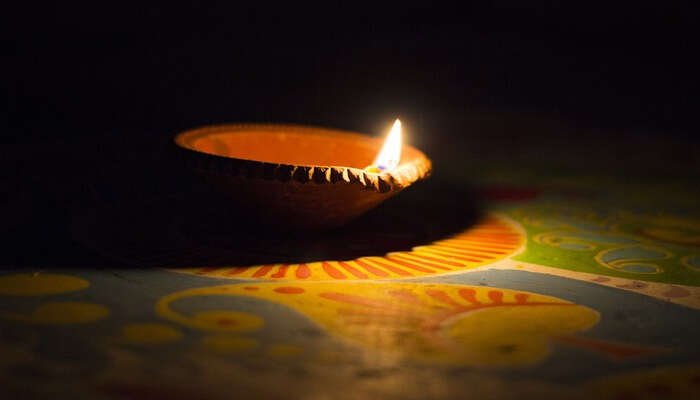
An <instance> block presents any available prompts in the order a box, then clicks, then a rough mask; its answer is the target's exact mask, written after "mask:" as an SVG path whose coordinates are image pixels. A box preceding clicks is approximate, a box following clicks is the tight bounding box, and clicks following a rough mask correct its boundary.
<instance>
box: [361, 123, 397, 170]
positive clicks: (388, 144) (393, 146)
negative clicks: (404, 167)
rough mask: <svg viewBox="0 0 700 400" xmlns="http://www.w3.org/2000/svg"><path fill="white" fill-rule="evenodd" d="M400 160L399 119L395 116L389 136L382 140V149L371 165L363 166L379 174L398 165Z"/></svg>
mask: <svg viewBox="0 0 700 400" xmlns="http://www.w3.org/2000/svg"><path fill="white" fill-rule="evenodd" d="M400 160H401V121H399V119H398V118H397V119H396V121H394V126H392V127H391V131H390V132H389V136H388V137H387V138H386V140H385V141H384V145H383V146H382V149H381V150H380V151H379V154H378V155H377V158H375V159H374V162H373V163H372V165H369V166H367V167H365V171H366V172H370V173H374V174H379V173H382V172H386V171H390V170H392V169H394V167H396V166H397V165H399V161H400Z"/></svg>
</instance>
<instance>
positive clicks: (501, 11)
mask: <svg viewBox="0 0 700 400" xmlns="http://www.w3.org/2000/svg"><path fill="white" fill-rule="evenodd" d="M234 3H235V2H224V3H219V4H216V3H207V4H197V5H194V6H192V5H191V6H181V5H178V4H175V2H173V3H170V4H167V5H159V6H156V5H140V6H131V7H126V6H123V5H105V4H102V3H101V2H94V3H92V4H80V5H75V4H73V5H68V4H64V3H55V4H52V5H46V4H38V5H26V6H17V5H15V6H14V7H13V9H12V10H10V12H8V13H5V18H7V21H6V23H5V24H4V26H5V28H4V29H7V32H6V34H5V37H6V38H8V39H9V44H10V46H9V53H8V55H9V57H6V61H5V62H3V64H4V66H5V67H6V68H5V72H4V74H3V77H4V80H5V84H6V87H7V89H6V91H7V93H8V95H9V96H8V99H9V103H8V107H7V109H8V113H7V118H5V119H4V120H5V121H4V122H5V124H6V126H5V128H4V129H3V135H2V139H1V142H0V144H2V149H3V150H2V153H0V154H2V158H3V164H4V166H3V168H2V172H1V173H0V178H2V179H3V181H4V182H5V184H4V186H5V189H6V191H7V192H8V195H7V196H3V197H5V200H2V201H4V202H5V205H4V207H3V218H4V221H5V226H6V228H7V229H8V232H9V233H10V234H9V236H8V237H9V238H10V239H9V242H6V243H7V244H8V246H7V248H8V251H7V254H6V259H7V260H9V263H10V264H13V265H25V264H26V265H32V263H37V262H38V263H40V264H42V265H48V264H51V263H57V264H70V263H78V262H79V259H80V257H84V255H81V256H78V255H77V253H80V254H83V252H82V251H76V248H77V247H76V246H77V245H75V244H74V243H73V242H72V241H71V239H70V233H69V228H68V227H69V225H70V222H71V220H72V217H73V216H74V215H75V214H76V213H79V212H80V211H81V210H82V209H85V208H88V207H92V206H94V205H95V204H103V203H117V204H118V203H119V202H122V201H126V200H132V199H134V198H137V197H141V196H145V197H148V196H153V195H159V194H161V193H163V192H172V191H173V190H175V191H177V190H182V187H178V181H179V179H180V177H179V175H178V174H177V173H173V171H174V170H173V169H172V168H173V167H172V159H171V158H170V150H171V147H170V146H171V138H172V136H173V135H174V134H175V133H177V132H179V131H182V130H185V129H188V128H192V127H195V126H199V125H204V124H212V123H224V122H292V123H302V124H312V125H324V126H331V127H335V128H340V129H347V130H357V131H363V132H369V133H373V134H380V133H384V132H385V131H386V129H387V128H388V127H389V126H390V124H391V122H392V121H393V119H394V118H396V117H397V116H398V117H401V118H402V119H403V121H404V123H405V125H406V126H407V127H408V131H409V139H410V140H411V142H413V143H414V144H416V145H418V146H420V147H421V148H422V149H424V150H425V151H426V152H427V153H428V154H429V155H431V156H432V157H433V159H434V161H435V164H436V176H440V173H439V171H441V170H442V171H443V176H446V175H449V173H450V172H451V171H452V172H454V170H456V169H459V168H463V167H464V166H463V165H462V164H460V160H461V159H469V160H471V161H472V163H471V164H470V165H473V164H474V162H473V160H479V159H480V157H482V158H485V159H486V158H489V157H490V156H491V155H501V156H502V155H505V156H507V157H502V159H503V160H507V159H510V160H512V161H511V163H512V167H513V168H516V169H517V168H519V167H520V165H519V164H518V163H528V162H529V160H530V161H532V162H541V161H542V159H543V158H544V159H547V158H549V157H550V156H551V157H552V158H558V160H559V161H558V162H559V163H560V165H563V166H564V167H572V166H586V165H595V164H597V163H598V161H599V160H602V159H603V158H610V157H611V156H612V158H615V159H617V160H620V159H622V160H623V162H622V163H627V164H632V163H635V165H636V167H638V168H641V169H642V170H644V171H646V169H649V168H651V169H652V170H654V171H657V173H662V174H663V173H671V174H678V173H680V172H679V171H682V172H683V173H687V172H688V171H690V173H691V174H694V173H696V169H693V168H697V166H698V161H697V159H698V145H697V143H698V140H697V138H696V137H695V136H694V134H695V133H696V132H697V127H698V124H697V119H696V116H695V114H696V109H697V99H698V95H697V93H698V85H697V81H698V79H697V74H698V72H697V71H698V63H697V62H696V61H695V53H696V52H697V49H698V43H697V39H696V35H695V33H696V32H694V25H695V24H696V14H695V13H694V12H693V10H692V9H690V8H689V7H684V6H680V5H677V4H675V3H674V4H667V3H665V2H664V3H662V2H656V3H657V4H656V5H654V6H646V5H642V4H639V3H632V2H630V3H629V4H627V5H615V6H611V5H609V4H605V5H601V6H592V5H590V3H589V2H585V3H584V2H575V3H576V4H573V2H534V3H533V2H521V1H494V2H475V3H466V4H465V5H464V6H463V7H462V8H460V9H457V8H451V7H446V6H445V7H435V8H432V7H427V6H423V5H420V6H416V5H411V4H409V3H400V4H398V5H395V6H391V7H389V6H383V5H382V6H378V5H371V6H364V7H360V6H354V5H353V6H351V5H347V4H325V5H308V6H302V5H299V4H293V5H290V4H287V5H284V6H280V5H278V4H273V3H269V4H266V3H256V4H255V5H256V7H255V8H250V7H239V6H238V5H235V4H234ZM584 4H585V5H584ZM640 141H641V142H644V143H653V144H651V145H644V146H642V148H641V150H639V149H637V148H636V147H635V145H634V143H638V142H640ZM555 142H557V143H559V144H561V143H564V144H565V145H566V144H568V145H569V146H570V147H569V148H566V150H565V151H564V152H562V151H561V148H560V147H558V146H557V145H556V144H552V143H555ZM580 143H585V144H586V145H585V146H581V145H579V144H580ZM591 144H592V145H591ZM611 144H612V145H611ZM630 149H631V150H630ZM562 153H563V154H564V156H562ZM516 155H517V156H518V157H514V156H516ZM508 157H510V158H508ZM489 159H493V157H491V158H489ZM627 161H629V162H627ZM504 162H506V163H507V161H504ZM601 162H602V161H601ZM602 164H603V165H605V163H604V162H603V163H602ZM669 165H670V166H671V167H670V168H671V169H670V170H667V169H666V168H669V167H668V166H669ZM650 166H651V167H650ZM615 168H617V164H616V167H615ZM623 169H624V168H623ZM668 171H671V172H668ZM614 172H615V171H611V172H610V173H611V174H613V173H614ZM28 243H31V248H32V249H33V251H32V252H31V254H30V252H27V251H26V249H27V247H28V246H27V244H28ZM37 260H38V261H37Z"/></svg>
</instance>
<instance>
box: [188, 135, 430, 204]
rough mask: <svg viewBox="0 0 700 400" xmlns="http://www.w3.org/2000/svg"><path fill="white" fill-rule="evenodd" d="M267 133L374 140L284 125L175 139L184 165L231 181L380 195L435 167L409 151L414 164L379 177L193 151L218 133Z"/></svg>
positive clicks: (426, 174)
mask: <svg viewBox="0 0 700 400" xmlns="http://www.w3.org/2000/svg"><path fill="white" fill-rule="evenodd" d="M256 130H264V131H267V132H270V131H283V132H289V133H301V134H304V133H314V134H323V135H327V136H346V137H347V136H357V139H358V140H373V138H372V137H370V136H367V135H364V134H361V133H355V132H347V131H340V130H335V129H328V128H320V127H311V126H301V125H282V124H227V125H213V126H206V127H201V128H196V129H192V130H188V131H185V132H182V133H179V134H178V135H176V136H175V143H176V144H177V146H178V148H179V149H181V152H180V153H181V155H183V156H184V157H185V162H186V163H187V164H188V165H189V166H191V167H192V168H194V169H195V170H198V171H201V172H205V173H208V174H212V173H214V174H216V175H221V176H228V177H239V178H247V179H251V180H257V179H262V180H266V181H279V182H289V181H294V182H298V183H300V184H316V185H328V184H331V185H334V184H346V185H359V186H361V188H362V189H365V190H373V191H376V192H378V193H388V192H391V191H399V190H401V189H404V188H406V187H408V186H410V185H411V184H413V183H415V182H417V181H419V180H422V179H425V178H427V177H429V176H430V173H431V171H432V163H431V162H430V160H429V159H428V157H426V156H425V154H423V153H422V152H421V151H419V150H417V149H415V148H412V147H410V146H407V145H404V148H410V150H411V152H414V153H415V154H417V157H414V158H413V159H412V160H410V161H407V162H400V163H399V165H397V166H396V167H395V168H393V169H392V170H390V171H383V172H380V173H372V172H367V171H365V170H363V169H360V168H355V167H346V166H334V165H333V166H331V165H295V164H286V163H272V162H265V161H255V160H248V159H242V158H234V157H227V156H221V155H216V154H211V153H205V152H202V151H200V150H197V149H195V148H194V145H193V142H194V140H196V139H198V138H202V137H205V136H207V135H210V134H215V133H226V132H235V131H256Z"/></svg>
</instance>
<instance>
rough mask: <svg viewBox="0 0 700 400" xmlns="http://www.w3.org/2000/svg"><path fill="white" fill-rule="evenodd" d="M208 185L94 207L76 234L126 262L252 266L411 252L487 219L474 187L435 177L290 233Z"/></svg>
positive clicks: (82, 218)
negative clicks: (260, 220)
mask: <svg viewBox="0 0 700 400" xmlns="http://www.w3.org/2000/svg"><path fill="white" fill-rule="evenodd" d="M208 190H209V189H207V188H204V187H202V188H197V189H196V190H193V191H191V192H189V193H187V194H183V195H180V196H176V197H168V198H162V199H156V200H152V201H144V202H142V203H131V204H120V205H119V206H118V207H105V208H100V209H95V210H92V211H91V212H89V213H86V214H85V215H83V216H80V217H78V218H76V219H75V220H74V224H73V237H74V239H75V240H77V241H78V242H79V243H81V244H83V245H85V246H88V247H89V248H92V249H93V250H95V251H97V252H98V253H101V254H102V255H103V256H107V257H108V258H110V259H113V260H116V261H118V262H120V263H122V264H124V265H126V266H133V267H167V268H195V267H223V266H228V267H230V266H251V265H261V264H277V263H306V262H313V261H321V260H338V261H342V260H350V259H355V258H359V257H367V256H384V255H386V254H387V253H390V252H396V251H410V250H411V249H412V248H413V247H415V246H420V245H427V244H430V243H432V242H434V241H437V240H440V239H444V238H446V237H449V236H452V235H454V234H456V233H458V232H460V231H463V230H464V229H467V228H468V227H470V226H472V225H473V224H475V223H476V222H477V221H478V220H479V218H480V216H481V212H480V207H479V206H478V202H477V200H476V199H477V198H476V196H475V195H474V192H473V191H472V190H470V189H469V188H466V187H455V186H451V185H449V184H448V183H446V182H440V181H437V180H429V181H426V182H423V183H421V184H418V185H414V186H412V187H410V188H408V189H406V190H404V191H403V192H402V193H399V194H398V195H396V196H394V197H393V198H391V199H389V200H387V201H386V202H384V203H383V204H381V205H380V206H379V207H377V208H376V209H374V210H372V211H370V212H368V213H367V214H365V215H363V216H361V217H360V218H358V219H356V220H354V221H353V222H351V223H349V224H348V225H345V226H344V227H341V228H337V229H334V230H329V231H321V232H312V231H300V232H290V231H286V230H284V229H283V227H275V226H261V225H259V224H257V223H256V222H255V221H253V220H250V219H248V218H246V217H245V216H242V215H238V214H236V213H235V208H234V207H231V205H230V203H229V202H228V201H227V199H225V198H222V197H221V196H219V195H217V194H216V193H213V192H209V191H208Z"/></svg>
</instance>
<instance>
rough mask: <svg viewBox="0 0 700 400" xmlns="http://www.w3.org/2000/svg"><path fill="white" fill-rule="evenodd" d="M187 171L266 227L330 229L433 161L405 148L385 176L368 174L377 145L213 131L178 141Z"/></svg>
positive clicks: (311, 135)
mask: <svg viewBox="0 0 700 400" xmlns="http://www.w3.org/2000/svg"><path fill="white" fill-rule="evenodd" d="M175 143H176V144H177V145H178V147H179V148H180V150H181V153H182V155H183V156H184V158H185V160H186V161H187V163H188V165H189V166H191V167H192V168H194V169H195V170H196V171H197V172H199V173H200V174H201V176H203V177H204V178H205V179H206V180H207V181H208V182H210V183H211V184H213V185H214V186H215V187H216V188H218V189H219V190H220V191H223V192H224V193H226V194H228V195H229V196H230V198H231V201H232V207H236V208H238V209H239V210H241V211H242V212H243V213H245V214H246V215H251V216H254V218H255V219H256V220H259V221H260V222H261V223H263V224H266V225H273V226H279V227H285V228H293V229H325V228H333V227H337V226H340V225H343V224H344V223H346V222H348V221H350V220H351V219H353V218H355V217H357V216H359V215H361V214H363V213H365V212H366V211H368V210H370V209H372V208H373V207H375V206H377V205H378V204H379V203H381V202H382V201H384V200H386V199H387V198H389V197H391V196H393V195H394V194H396V193H398V192H399V191H401V190H402V189H404V188H406V187H408V186H409V185H411V184H413V183H414V182H416V181H418V180H421V179H424V178H426V177H427V176H428V175H429V174H430V170H431V163H430V160H429V159H428V158H427V157H426V156H425V155H424V154H423V153H422V152H420V151H419V150H417V149H415V148H413V147H411V146H406V145H404V146H403V149H402V156H401V161H400V163H399V165H398V166H396V167H395V168H393V169H392V170H390V171H385V172H381V173H369V172H366V171H364V170H363V168H364V167H365V166H367V165H369V164H370V163H371V162H372V160H373V159H374V157H375V156H376V155H377V152H378V151H379V149H380V148H381V146H382V140H381V139H377V138H373V137H369V136H366V135H362V134H358V133H351V132H343V131H338V130H331V129H325V128H315V127H304V126H294V125H217V126H210V127H203V128H198V129H194V130H189V131H186V132H183V133H180V134H179V135H177V136H176V137H175Z"/></svg>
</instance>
